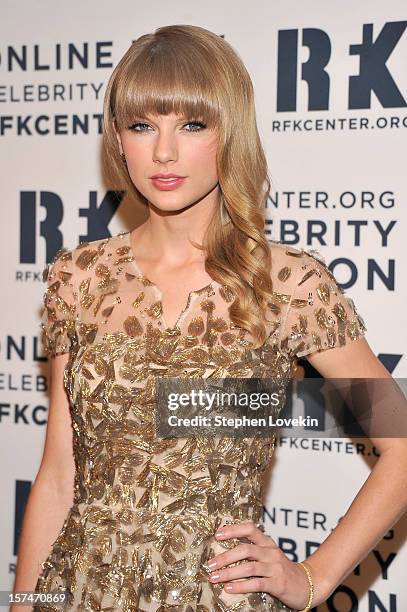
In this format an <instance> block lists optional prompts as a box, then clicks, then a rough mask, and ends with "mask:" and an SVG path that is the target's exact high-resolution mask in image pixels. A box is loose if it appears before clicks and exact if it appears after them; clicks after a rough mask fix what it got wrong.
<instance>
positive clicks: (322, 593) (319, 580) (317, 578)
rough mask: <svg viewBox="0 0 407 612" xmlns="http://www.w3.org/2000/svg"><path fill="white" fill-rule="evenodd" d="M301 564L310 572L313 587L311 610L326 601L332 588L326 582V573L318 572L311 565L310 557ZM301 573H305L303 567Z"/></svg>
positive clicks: (312, 564) (316, 568) (315, 567)
mask: <svg viewBox="0 0 407 612" xmlns="http://www.w3.org/2000/svg"><path fill="white" fill-rule="evenodd" d="M301 563H304V565H305V566H306V567H307V568H308V570H309V572H310V577H311V581H312V585H313V597H312V604H311V609H312V608H314V607H316V606H319V605H321V604H322V603H324V602H325V601H326V600H327V599H328V597H329V595H330V594H331V593H332V591H333V590H334V588H333V587H332V585H331V584H329V583H328V581H327V580H326V573H325V572H320V571H319V569H318V567H317V566H316V564H314V563H313V561H312V558H311V557H306V558H305V559H303V561H302V562H301ZM301 571H305V570H304V566H302V570H301Z"/></svg>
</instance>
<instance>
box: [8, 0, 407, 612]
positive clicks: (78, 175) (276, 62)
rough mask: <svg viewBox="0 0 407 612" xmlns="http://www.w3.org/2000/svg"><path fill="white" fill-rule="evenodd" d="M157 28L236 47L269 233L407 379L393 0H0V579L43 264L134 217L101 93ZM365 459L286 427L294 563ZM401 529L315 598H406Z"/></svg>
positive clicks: (37, 374) (15, 513) (369, 601)
mask: <svg viewBox="0 0 407 612" xmlns="http://www.w3.org/2000/svg"><path fill="white" fill-rule="evenodd" d="M248 8H249V10H248ZM22 16H24V18H23V19H22ZM169 24H195V25H200V26H202V27H205V28H207V29H209V30H212V31H213V32H215V33H218V34H219V35H220V36H224V37H225V39H226V40H228V41H229V42H230V43H231V44H232V45H233V46H234V48H235V49H236V50H237V52H238V53H239V54H240V56H241V57H242V59H243V60H244V62H245V64H246V66H247V68H248V70H249V72H250V74H251V76H252V79H253V84H254V88H255V92H256V108H257V117H258V125H259V129H260V132H261V136H262V139H263V142H264V147H265V150H266V153H267V157H268V162H269V168H270V177H271V180H272V192H271V194H270V198H269V201H268V210H267V232H268V236H269V238H270V239H274V240H282V241H283V242H286V243H287V244H289V245H293V246H295V247H301V246H302V247H304V248H306V249H316V250H317V251H319V253H320V254H321V255H322V256H323V257H324V259H325V261H326V263H327V264H328V265H329V266H330V269H331V270H332V271H333V272H334V274H335V276H336V278H337V280H338V282H339V283H340V284H341V285H342V287H343V288H344V289H345V291H346V292H347V294H348V295H349V296H350V297H352V299H353V300H354V302H355V304H356V306H357V309H358V311H359V313H360V314H361V316H362V317H363V320H364V322H365V324H366V327H367V329H368V333H367V339H368V341H369V343H370V345H371V347H372V349H373V350H374V352H375V354H377V355H378V356H379V357H380V359H381V360H382V362H383V363H384V364H385V366H386V367H387V368H388V369H389V371H390V372H392V374H393V376H394V377H395V378H402V377H406V375H407V365H406V360H405V348H406V329H407V309H406V308H405V305H406V301H407V300H406V298H407V283H406V264H405V261H406V229H407V223H406V222H407V211H406V198H407V182H406V133H407V129H406V128H407V111H406V103H407V101H406V100H407V71H406V60H405V58H406V56H407V11H406V9H405V5H404V3H403V2H401V1H392V0H389V1H388V2H382V3H371V2H368V1H367V0H360V1H359V2H358V3H352V5H349V6H348V5H346V3H345V4H344V3H343V2H339V1H336V2H331V3H329V4H327V3H326V2H323V1H322V0H310V1H309V2H304V3H298V2H293V1H291V0H284V1H282V0H279V1H275V0H274V1H273V0H272V1H270V2H262V1H260V0H254V1H253V2H251V3H250V6H249V7H248V6H247V4H246V3H244V2H240V0H234V1H233V2H232V1H231V0H224V1H223V2H220V3H219V2H217V1H216V2H215V1H214V0H207V2H206V3H205V6H203V5H202V3H199V2H194V1H191V0H188V1H187V0H185V1H184V0H179V1H178V2H177V3H175V4H174V3H164V2H157V1H154V0H153V1H152V2H149V3H148V4H147V5H146V4H145V3H142V2H140V1H137V0H136V1H134V0H118V1H116V2H107V1H102V2H101V1H100V0H98V1H97V0H89V1H88V2H86V3H79V2H73V3H72V2H71V3H62V4H60V3H58V4H56V3H54V2H51V1H45V0H38V1H37V2H35V3H34V2H29V1H27V0H22V1H21V2H18V3H14V2H11V1H10V0H3V2H2V19H1V23H0V29H1V40H0V138H1V140H0V142H1V145H2V146H1V171H2V172H1V175H2V180H1V190H2V204H1V206H2V225H1V233H2V239H1V241H0V256H1V266H0V274H1V302H2V303H1V318H0V355H1V366H0V385H1V395H0V449H1V450H0V452H1V474H0V490H1V504H0V522H1V524H0V541H1V543H2V545H1V551H0V590H1V589H3V590H6V589H10V588H11V586H12V584H13V581H14V571H15V564H16V551H17V545H18V537H19V531H20V528H21V521H22V516H23V512H24V507H25V503H26V501H27V497H28V495H29V491H30V486H31V484H32V481H33V480H34V478H35V475H36V471H37V469H38V466H39V463H40V459H41V455H42V449H43V443H44V436H45V430H46V423H47V404H48V399H47V398H48V395H47V390H48V386H49V364H48V363H47V360H46V359H45V358H44V356H43V355H42V352H41V345H40V342H39V316H40V311H41V304H42V296H43V293H44V291H45V286H44V283H43V281H42V270H43V268H44V267H45V265H46V263H47V262H49V261H51V260H52V258H53V256H54V254H55V252H56V251H57V250H58V249H59V248H60V247H62V246H64V247H68V248H70V247H74V246H76V245H77V244H78V242H80V241H85V240H95V239H98V238H101V237H104V236H109V235H113V234H116V233H118V232H121V231H127V230H130V229H132V228H133V227H135V226H136V225H138V224H139V223H140V222H141V221H143V220H144V217H142V216H141V214H143V211H140V210H138V209H136V208H135V207H134V206H132V205H131V202H130V201H128V200H126V198H125V197H124V198H122V199H121V200H114V199H113V198H112V193H111V192H109V190H108V189H107V187H106V185H105V182H104V179H103V173H102V168H101V120H102V100H103V94H104V91H105V87H106V84H107V81H108V78H109V76H110V74H111V72H112V70H113V68H114V67H115V65H116V63H117V62H118V60H119V59H120V57H121V56H122V55H123V53H124V52H125V51H126V49H127V48H128V47H129V45H130V44H131V42H132V41H133V40H134V39H136V38H138V37H139V36H140V35H142V34H144V33H147V32H152V31H153V30H154V29H156V28H157V27H159V26H162V25H169ZM302 364H303V365H304V368H305V372H307V371H308V370H307V369H309V365H308V364H307V362H306V361H305V362H302ZM298 402H300V403H301V401H300V400H298ZM300 409H302V410H303V411H305V412H306V410H307V407H306V405H302V404H301V406H300ZM376 460H377V449H375V448H374V447H373V446H372V444H371V443H370V441H369V440H368V439H360V438H359V439H354V438H340V439H322V438H282V439H281V440H280V444H279V446H278V448H277V449H276V454H275V457H274V459H273V464H272V465H271V466H270V478H269V479H268V484H267V494H266V498H265V517H266V528H267V533H269V534H270V535H271V536H272V537H273V538H275V539H276V540H277V542H278V544H279V546H281V547H282V549H283V550H284V551H285V553H286V554H287V555H289V557H290V558H291V559H292V560H302V559H303V558H305V557H306V556H307V555H308V554H310V553H311V552H313V551H314V550H315V549H316V547H318V545H319V544H321V543H322V542H323V540H324V539H325V538H326V537H327V536H328V535H329V534H330V532H331V530H332V529H333V528H334V527H335V526H336V525H337V523H338V521H339V520H340V518H341V517H342V516H343V515H344V514H345V512H346V510H347V508H348V506H349V505H350V503H351V501H352V499H353V498H354V496H355V495H356V493H357V492H358V490H359V489H360V487H361V486H362V484H363V482H364V481H365V480H366V478H367V477H368V475H369V473H370V470H371V468H372V467H373V465H374V463H375V461H376ZM406 534H407V521H406V517H403V518H402V519H401V520H400V521H399V522H398V523H397V524H396V525H394V527H393V528H392V529H391V530H390V531H389V532H388V533H387V534H386V535H385V537H384V538H383V540H382V541H381V542H379V543H378V544H377V545H376V546H375V547H374V550H373V551H372V552H371V553H370V554H369V555H368V556H367V557H366V559H364V560H363V561H362V562H361V563H360V564H359V565H358V566H357V567H356V568H355V570H354V571H353V572H352V574H351V575H350V576H349V577H348V578H347V579H346V580H345V581H344V582H343V584H341V585H340V587H339V588H338V590H337V591H336V592H335V593H334V594H333V596H332V597H331V598H330V599H329V601H328V602H327V603H326V604H324V605H322V606H320V607H318V609H320V610H339V611H341V612H342V611H347V610H352V611H354V610H361V611H366V612H367V611H369V612H370V611H373V610H380V611H382V612H384V611H386V612H390V611H391V612H395V611H396V610H398V611H400V612H401V611H404V610H406V609H407V583H406V580H405V578H406V567H407V545H406V543H405V540H406ZM338 554H340V551H338Z"/></svg>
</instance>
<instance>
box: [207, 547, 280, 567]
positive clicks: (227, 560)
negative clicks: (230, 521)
mask: <svg viewBox="0 0 407 612" xmlns="http://www.w3.org/2000/svg"><path fill="white" fill-rule="evenodd" d="M269 557H270V551H269V550H267V548H266V547H260V546H257V545H256V544H238V545H237V546H234V547H233V548H231V549H230V550H227V551H225V552H223V553H220V554H218V555H216V556H215V557H212V559H210V560H209V561H208V563H207V566H208V568H209V570H210V571H212V572H213V571H215V570H218V569H220V568H221V567H225V566H226V565H230V564H231V563H236V562H237V561H244V560H247V559H248V560H249V561H267V559H268V558H269Z"/></svg>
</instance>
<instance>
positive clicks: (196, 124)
mask: <svg viewBox="0 0 407 612" xmlns="http://www.w3.org/2000/svg"><path fill="white" fill-rule="evenodd" d="M185 125H195V126H198V129H193V130H187V132H200V131H201V130H203V129H205V128H206V124H205V123H203V122H202V121H190V122H189V123H186V124H185Z"/></svg>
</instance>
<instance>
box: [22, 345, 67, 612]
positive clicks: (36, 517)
mask: <svg viewBox="0 0 407 612" xmlns="http://www.w3.org/2000/svg"><path fill="white" fill-rule="evenodd" d="M67 360H68V354H63V355H58V356H57V357H54V358H52V359H51V360H50V361H51V383H50V401H49V410H48V423H47V430H46V437H45V445H44V451H43V456H42V460H41V464H40V467H39V470H38V473H37V476H36V478H35V480H34V483H33V485H32V488H31V492H30V495H29V498H28V502H27V506H26V509H25V513H24V520H23V526H22V531H21V535H20V540H19V549H18V559H17V568H16V578H15V583H14V589H13V590H14V591H33V590H34V588H35V585H36V582H37V578H38V576H39V573H40V571H41V566H40V564H41V563H42V562H43V561H44V560H45V558H46V557H47V555H48V553H49V552H50V549H51V545H52V543H53V542H54V541H55V539H56V537H57V535H58V532H59V530H60V529H61V527H62V525H63V522H64V519H65V517H66V515H67V512H68V510H69V508H70V506H71V505H72V501H73V481H74V474H75V464H74V459H73V454H72V433H71V432H72V430H71V418H70V412H69V402H68V398H67V396H66V393H65V390H64V387H63V371H64V368H65V365H66V363H67ZM18 609H20V608H18Z"/></svg>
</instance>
